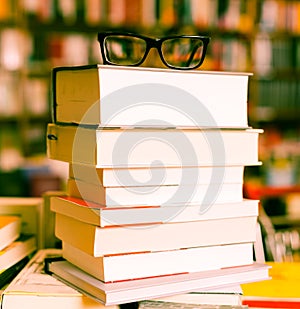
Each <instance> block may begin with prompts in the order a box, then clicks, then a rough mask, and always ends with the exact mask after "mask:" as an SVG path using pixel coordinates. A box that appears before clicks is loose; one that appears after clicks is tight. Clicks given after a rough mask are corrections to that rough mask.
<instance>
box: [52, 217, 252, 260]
mask: <svg viewBox="0 0 300 309" xmlns="http://www.w3.org/2000/svg"><path fill="white" fill-rule="evenodd" d="M256 223H257V217H256V216H252V217H241V218H227V219H216V220H207V221H190V222H174V223H159V224H148V225H147V224H137V225H127V226H112V227H104V228H102V227H99V226H95V225H91V224H87V223H84V222H81V221H79V220H76V219H73V218H71V217H68V216H65V215H61V214H59V213H56V221H55V234H56V236H57V237H58V238H59V239H61V240H62V241H65V242H67V243H69V244H70V245H72V246H74V247H76V248H78V249H80V250H82V251H84V252H86V253H88V254H90V255H93V256H102V255H108V254H119V253H130V252H144V251H164V250H173V249H181V248H189V247H199V246H213V245H225V244H233V243H240V242H254V241H255V239H256ZM216 231H217V232H216Z"/></svg>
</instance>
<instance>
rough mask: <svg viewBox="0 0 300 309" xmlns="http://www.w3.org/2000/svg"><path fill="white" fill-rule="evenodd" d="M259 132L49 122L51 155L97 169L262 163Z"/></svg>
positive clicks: (48, 137) (249, 130)
mask: <svg viewBox="0 0 300 309" xmlns="http://www.w3.org/2000/svg"><path fill="white" fill-rule="evenodd" d="M261 132H262V130H258V129H257V130H256V129H235V130H234V129H227V130H225V129H223V130H219V129H214V128H211V129H165V130H162V129H136V128H132V129H129V130H125V129H106V128H91V127H84V126H75V125H58V124H53V123H49V124H48V130H47V153H48V157H49V158H50V159H53V160H60V161H66V162H69V163H71V162H72V163H82V164H90V165H95V166H96V167H97V168H133V167H150V166H151V167H183V166H184V167H191V166H226V165H244V166H247V165H258V164H259V161H258V138H259V134H260V133H261ZM154 149H155V151H153V150H154ZM220 176H222V175H220Z"/></svg>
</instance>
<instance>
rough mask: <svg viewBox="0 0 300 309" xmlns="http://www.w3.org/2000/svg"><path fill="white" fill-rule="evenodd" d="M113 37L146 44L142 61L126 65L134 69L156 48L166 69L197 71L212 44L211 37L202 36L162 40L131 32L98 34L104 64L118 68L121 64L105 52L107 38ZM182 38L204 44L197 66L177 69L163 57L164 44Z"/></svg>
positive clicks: (172, 37) (175, 37) (184, 36)
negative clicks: (141, 41) (135, 39)
mask: <svg viewBox="0 0 300 309" xmlns="http://www.w3.org/2000/svg"><path fill="white" fill-rule="evenodd" d="M112 35H120V36H128V37H133V38H138V39H142V40H144V41H145V42H146V50H145V54H144V56H143V57H142V59H141V60H140V61H139V62H137V63H135V64H129V65H126V66H132V67H137V66H140V65H141V64H142V63H143V62H144V61H145V59H146V58H147V56H148V54H149V51H150V49H151V48H156V49H157V51H158V54H159V56H160V59H161V61H162V62H163V64H164V65H165V66H166V67H168V68H170V69H176V70H193V69H197V68H199V67H200V66H201V65H202V63H203V61H204V59H205V55H206V51H207V47H208V43H209V42H210V37H208V36H201V35H173V36H165V37H162V38H151V37H147V36H144V35H141V34H135V33H130V32H115V31H111V32H110V31H109V32H98V42H99V44H100V50H101V55H102V60H103V64H109V65H117V66H118V65H119V64H116V63H114V62H111V61H109V59H108V58H107V56H106V51H105V47H104V42H105V39H106V37H109V36H112ZM180 38H190V39H198V40H201V41H202V42H203V51H202V56H201V59H200V61H199V63H198V64H197V65H195V66H192V67H176V66H173V65H170V64H169V63H167V62H166V61H165V59H164V56H163V52H162V48H161V46H162V44H163V42H164V41H166V40H170V39H180Z"/></svg>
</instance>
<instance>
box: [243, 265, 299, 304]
mask: <svg viewBox="0 0 300 309" xmlns="http://www.w3.org/2000/svg"><path fill="white" fill-rule="evenodd" d="M268 264H269V265H270V266H271V269H270V270H269V274H270V277H271V278H272V279H271V280H267V281H260V282H255V283H247V284H243V285H242V290H243V303H244V304H245V305H248V306H249V307H250V308H251V307H260V308H272V307H274V308H300V263H298V262H284V263H276V262H269V263H268ZM275 304H276V307H275ZM279 305H280V306H279Z"/></svg>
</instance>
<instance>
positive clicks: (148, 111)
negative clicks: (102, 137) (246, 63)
mask: <svg viewBox="0 0 300 309" xmlns="http://www.w3.org/2000/svg"><path fill="white" fill-rule="evenodd" d="M250 75H252V74H249V73H238V72H236V73H233V72H214V71H200V70H195V71H181V72H178V71H176V70H167V69H157V68H145V67H135V68H133V67H120V66H109V65H87V66H72V67H57V68H54V69H53V93H54V95H53V97H54V106H53V112H54V113H53V114H54V117H53V122H61V123H77V124H79V123H81V124H93V125H95V124H96V125H99V124H101V125H104V126H107V127H108V126H135V127H136V126H157V125H160V126H170V125H171V126H176V127H177V126H191V127H195V126H201V127H203V126H206V127H207V126H208V127H212V126H213V127H247V126H248V118H247V101H248V80H249V76H250Z"/></svg>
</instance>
